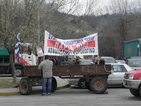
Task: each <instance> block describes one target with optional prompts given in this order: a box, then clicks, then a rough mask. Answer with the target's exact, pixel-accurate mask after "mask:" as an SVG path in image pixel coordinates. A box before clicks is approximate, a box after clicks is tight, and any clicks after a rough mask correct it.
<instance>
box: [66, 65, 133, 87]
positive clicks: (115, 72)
mask: <svg viewBox="0 0 141 106" xmlns="http://www.w3.org/2000/svg"><path fill="white" fill-rule="evenodd" d="M110 64H111V66H112V70H111V72H112V73H111V74H110V75H109V76H108V79H107V83H108V86H119V87H123V79H124V73H125V72H128V71H131V70H133V69H132V68H131V67H130V66H128V65H127V64H123V63H110ZM76 77H78V76H76ZM79 77H83V76H79ZM68 82H69V84H70V85H75V86H78V87H79V88H86V86H85V80H83V79H82V78H80V79H68Z"/></svg>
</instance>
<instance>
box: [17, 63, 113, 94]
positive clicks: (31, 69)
mask: <svg viewBox="0 0 141 106" xmlns="http://www.w3.org/2000/svg"><path fill="white" fill-rule="evenodd" d="M109 74H111V65H57V66H53V76H59V77H60V78H62V79H68V78H80V77H74V76H75V75H83V79H84V80H85V82H86V86H87V89H88V90H90V91H93V92H94V93H96V94H102V93H104V92H105V91H106V90H107V78H108V75H109ZM41 78H42V77H41V73H40V71H39V70H38V66H26V67H25V68H24V70H23V78H22V79H21V81H20V83H19V91H20V93H21V94H22V95H29V94H30V93H31V91H32V86H37V85H38V86H41ZM56 89H57V81H56V79H55V78H54V77H53V80H52V92H54V91H55V90H56Z"/></svg>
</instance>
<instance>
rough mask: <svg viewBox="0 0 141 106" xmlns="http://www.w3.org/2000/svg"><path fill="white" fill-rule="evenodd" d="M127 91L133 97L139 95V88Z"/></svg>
mask: <svg viewBox="0 0 141 106" xmlns="http://www.w3.org/2000/svg"><path fill="white" fill-rule="evenodd" d="M129 91H130V93H131V94H132V95H134V96H135V97H140V94H139V90H138V89H129Z"/></svg>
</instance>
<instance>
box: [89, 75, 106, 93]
mask: <svg viewBox="0 0 141 106" xmlns="http://www.w3.org/2000/svg"><path fill="white" fill-rule="evenodd" d="M89 86H90V89H91V91H93V92H94V93H96V94H102V93H104V92H105V91H106V90H107V81H106V80H105V79H104V78H103V77H93V78H92V79H91V80H90V83H89Z"/></svg>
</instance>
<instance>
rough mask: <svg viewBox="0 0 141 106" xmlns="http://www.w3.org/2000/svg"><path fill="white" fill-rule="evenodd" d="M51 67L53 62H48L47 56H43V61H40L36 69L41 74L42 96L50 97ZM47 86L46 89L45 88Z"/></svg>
mask: <svg viewBox="0 0 141 106" xmlns="http://www.w3.org/2000/svg"><path fill="white" fill-rule="evenodd" d="M52 66H53V62H52V61H50V60H49V56H47V55H45V60H44V61H42V62H41V63H40V64H39V66H38V69H39V70H40V71H41V74H42V92H43V93H42V96H45V95H51V89H52ZM46 84H47V87H48V88H47V87H46Z"/></svg>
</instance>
